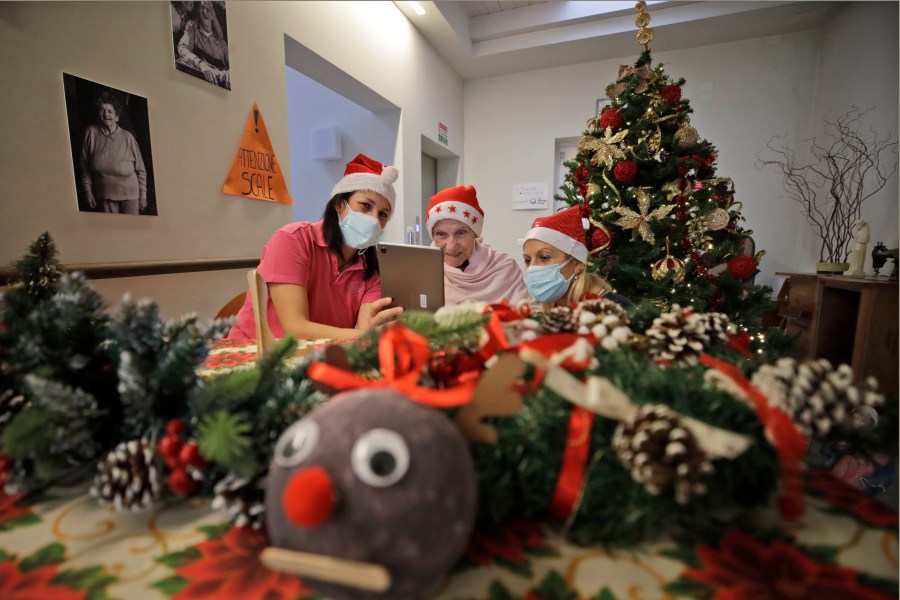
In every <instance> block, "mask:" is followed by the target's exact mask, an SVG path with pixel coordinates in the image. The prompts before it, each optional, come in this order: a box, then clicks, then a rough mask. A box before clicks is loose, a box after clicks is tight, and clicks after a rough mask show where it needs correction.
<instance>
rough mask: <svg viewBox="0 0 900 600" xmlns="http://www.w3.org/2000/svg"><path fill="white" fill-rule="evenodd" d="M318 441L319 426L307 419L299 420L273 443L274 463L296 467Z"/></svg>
mask: <svg viewBox="0 0 900 600" xmlns="http://www.w3.org/2000/svg"><path fill="white" fill-rule="evenodd" d="M318 443H319V426H318V425H317V424H316V422H315V421H311V420H309V419H307V420H305V421H300V422H299V423H297V424H296V425H294V426H293V427H291V428H290V429H288V430H287V431H285V432H284V433H283V434H282V435H281V437H280V438H278V443H277V444H275V456H274V458H275V464H277V465H278V466H280V467H286V468H290V467H296V466H297V465H299V464H300V463H301V462H303V460H304V459H306V458H307V457H308V456H309V455H310V453H311V452H312V451H313V448H315V447H316V444H318Z"/></svg>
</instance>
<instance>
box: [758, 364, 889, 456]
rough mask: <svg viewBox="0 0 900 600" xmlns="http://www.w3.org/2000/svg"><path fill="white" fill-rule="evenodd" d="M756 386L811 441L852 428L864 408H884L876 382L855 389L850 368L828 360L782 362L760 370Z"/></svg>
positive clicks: (866, 382)
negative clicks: (856, 412)
mask: <svg viewBox="0 0 900 600" xmlns="http://www.w3.org/2000/svg"><path fill="white" fill-rule="evenodd" d="M752 382H753V385H755V386H756V387H757V388H758V389H759V391H761V392H762V393H763V394H765V395H766V397H767V398H768V399H769V402H770V403H772V404H773V405H775V406H777V407H779V408H780V409H782V410H783V411H784V412H786V413H787V414H788V416H790V417H791V419H793V421H794V423H795V424H796V425H797V427H798V428H799V429H800V431H801V432H802V433H803V435H805V436H806V437H808V438H810V437H811V438H819V439H821V438H824V437H825V436H827V435H828V433H829V432H830V431H831V428H832V427H834V426H835V425H844V424H846V425H849V424H850V421H851V416H852V414H853V412H854V410H856V409H857V408H859V407H861V406H868V407H871V408H876V407H878V406H881V405H882V404H884V395H882V394H880V393H878V382H876V381H875V379H873V378H872V377H869V378H868V379H866V380H865V381H864V382H863V383H862V384H860V385H854V384H853V369H851V368H850V366H849V365H840V366H839V367H838V368H837V369H834V368H833V367H832V366H831V363H830V362H828V361H827V360H825V359H824V358H821V359H819V360H811V361H806V362H803V363H798V362H797V361H796V360H794V359H793V358H782V359H780V360H778V362H776V363H775V364H774V365H763V366H762V367H760V369H759V370H758V371H757V372H756V373H754V374H753V378H752Z"/></svg>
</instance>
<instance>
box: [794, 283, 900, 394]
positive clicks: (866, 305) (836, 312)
mask: <svg viewBox="0 0 900 600" xmlns="http://www.w3.org/2000/svg"><path fill="white" fill-rule="evenodd" d="M778 275H783V276H786V277H788V279H787V281H786V282H785V284H784V286H783V287H782V288H781V292H780V293H779V295H778V304H779V314H780V315H781V317H782V323H783V324H784V328H785V330H786V331H787V332H788V333H792V334H797V335H798V336H799V337H798V338H797V343H796V347H795V349H794V357H795V358H797V359H800V360H806V359H812V358H827V359H828V360H829V361H831V363H832V364H834V365H838V364H840V363H847V364H849V365H850V366H851V367H853V373H854V376H855V377H856V380H857V381H859V380H862V379H864V378H865V377H868V376H872V377H875V378H876V379H877V380H878V384H879V388H880V389H881V390H882V391H883V392H885V393H897V385H898V377H897V372H898V362H897V361H898V353H897V346H898V336H897V329H898V327H897V323H898V303H897V299H898V298H897V282H896V281H887V280H885V279H883V278H881V279H875V278H866V277H844V276H840V275H812V274H805V273H778Z"/></svg>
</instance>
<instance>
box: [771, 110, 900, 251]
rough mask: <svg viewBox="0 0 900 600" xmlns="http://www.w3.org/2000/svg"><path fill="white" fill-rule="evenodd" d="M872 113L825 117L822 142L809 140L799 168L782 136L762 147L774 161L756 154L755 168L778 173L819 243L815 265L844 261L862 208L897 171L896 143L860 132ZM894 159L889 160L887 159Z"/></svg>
mask: <svg viewBox="0 0 900 600" xmlns="http://www.w3.org/2000/svg"><path fill="white" fill-rule="evenodd" d="M871 110H872V107H870V108H868V109H867V110H864V111H860V110H859V109H858V108H856V107H855V106H854V107H851V108H850V110H848V111H847V112H846V113H844V114H842V115H840V116H838V117H837V118H835V119H833V120H832V119H829V118H828V117H826V118H825V136H824V137H825V139H824V140H819V139H817V138H812V139H811V140H809V159H808V162H806V163H802V162H800V160H799V159H798V158H797V155H796V153H795V152H794V150H793V149H792V148H790V147H789V146H787V145H786V144H785V143H784V139H785V138H786V136H777V135H776V136H772V138H770V139H769V142H768V143H767V144H766V147H767V148H768V149H769V150H770V151H771V153H772V154H774V157H770V158H767V159H763V158H761V157H760V155H759V154H757V155H756V158H757V162H756V166H757V168H758V169H762V168H764V167H766V166H771V167H773V168H774V169H775V170H776V171H777V172H778V173H780V174H781V176H782V179H783V181H784V187H785V192H786V194H787V197H788V198H789V199H791V200H793V201H795V202H797V203H799V204H800V206H801V207H803V210H804V212H805V216H806V219H807V221H809V224H810V226H812V229H813V232H814V233H815V234H816V235H817V236H818V237H819V238H820V239H821V240H822V245H821V247H820V250H819V260H821V261H826V260H827V261H829V262H846V261H847V258H848V256H849V244H850V241H851V239H852V236H853V226H854V225H855V224H856V222H857V221H858V220H859V218H860V216H861V214H862V203H863V202H864V201H865V200H866V199H867V198H869V197H871V196H873V195H874V194H876V193H878V192H879V191H880V190H881V188H883V187H884V186H885V185H886V184H887V182H888V181H889V180H890V179H891V177H893V176H894V173H896V172H897V165H898V158H897V144H898V143H897V142H896V141H893V142H892V141H891V135H890V134H887V136H885V137H879V136H878V134H877V133H876V132H875V131H874V130H873V129H871V128H870V129H869V130H868V131H862V117H863V115H865V114H866V113H868V112H869V111H871ZM891 155H893V158H891Z"/></svg>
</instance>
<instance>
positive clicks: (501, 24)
mask: <svg viewBox="0 0 900 600" xmlns="http://www.w3.org/2000/svg"><path fill="white" fill-rule="evenodd" d="M394 3H395V4H396V5H397V7H398V8H399V9H400V10H401V11H402V12H403V13H404V14H405V15H406V16H407V18H409V20H410V21H411V22H412V23H413V25H414V26H415V27H416V28H417V29H418V30H419V31H421V32H422V35H424V36H425V38H426V39H428V41H429V42H430V43H431V44H432V45H433V46H434V47H435V49H437V51H438V52H439V53H440V54H441V55H442V56H443V57H444V58H445V59H446V60H447V62H449V63H450V65H451V66H452V67H453V68H454V69H455V70H456V71H457V73H459V75H460V76H461V77H462V78H463V79H475V78H478V77H489V76H495V75H503V74H507V73H515V72H518V71H529V70H532V69H542V68H547V67H556V66H561V65H566V64H577V63H583V62H590V61H595V60H604V59H610V58H622V57H632V56H633V57H634V58H637V56H638V55H639V54H640V52H641V51H642V49H643V47H642V46H640V45H639V44H638V43H637V41H636V39H635V35H636V34H637V32H638V28H637V27H636V26H635V23H634V20H635V17H636V16H637V11H636V10H635V3H634V2H618V1H611V0H607V1H602V2H597V1H586V0H582V1H575V2H573V1H566V0H543V1H541V0H530V1H529V0H522V1H505V0H503V1H496V0H494V1H481V0H479V1H466V0H461V1H460V0H456V1H454V0H436V1H434V2H427V1H420V4H421V5H422V7H423V8H424V9H425V14H424V15H417V14H415V12H414V11H413V9H412V8H411V7H410V5H409V2H406V1H402V0H396V1H395V2H394ZM844 4H846V2H830V1H828V2H816V1H806V0H804V1H801V2H765V1H745V2H741V1H735V2H732V1H726V2H719V1H712V0H710V1H690V2H669V1H661V2H647V8H646V9H645V12H647V13H648V14H649V15H650V24H649V27H650V28H652V29H653V32H654V39H653V41H652V42H651V43H650V49H651V50H653V51H668V50H679V49H683V48H691V47H695V46H706V45H710V44H718V43H724V42H730V41H736V40H742V39H749V38H755V37H767V36H776V35H780V34H785V33H791V32H795V31H803V30H808V29H817V28H820V27H821V26H822V25H823V23H825V22H826V21H827V20H828V18H829V17H830V16H831V15H833V14H834V13H835V12H836V11H838V10H839V9H840V8H841V7H842V5H844Z"/></svg>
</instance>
